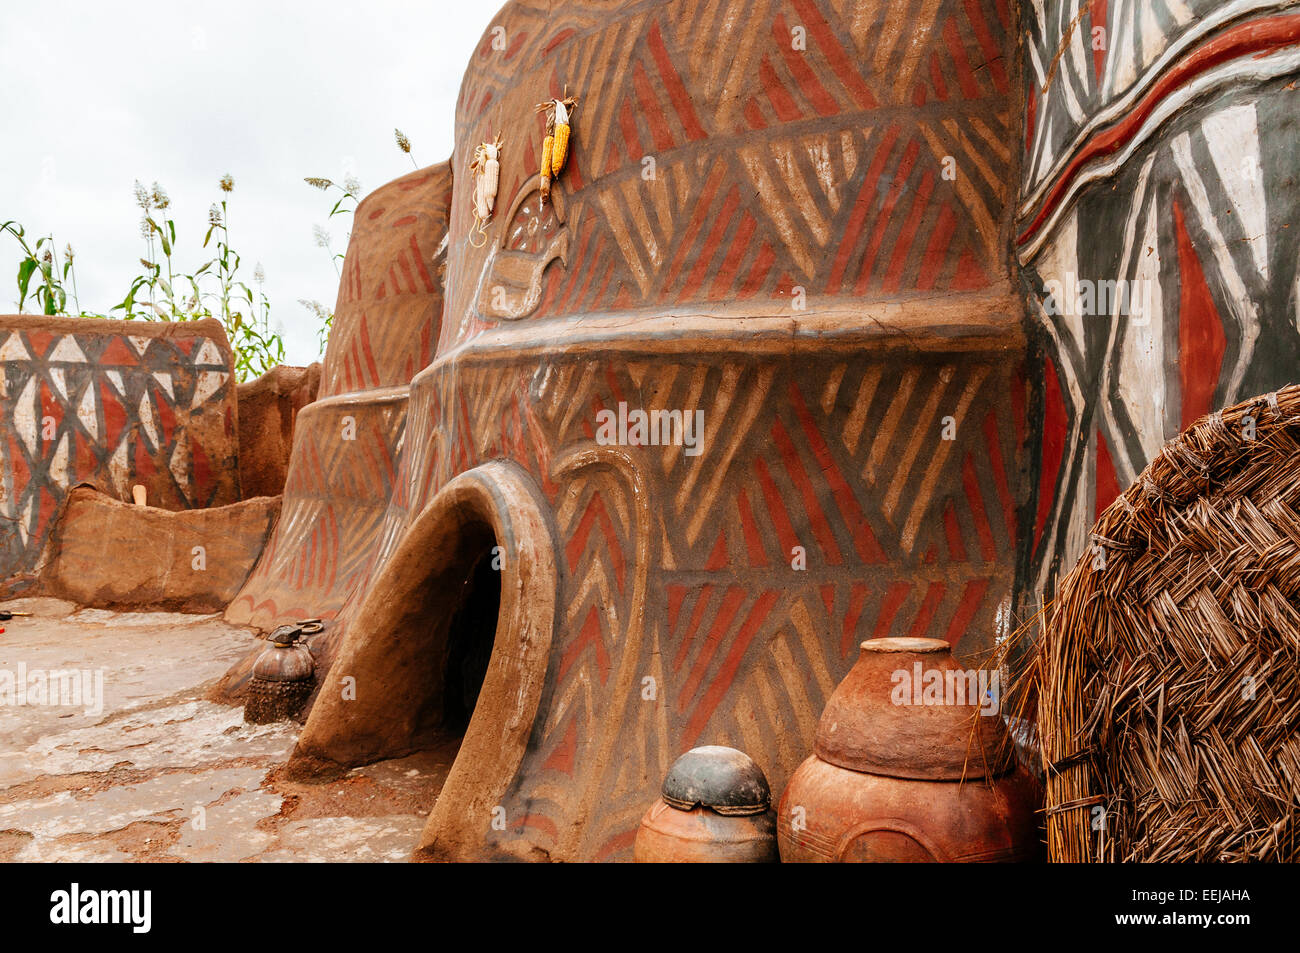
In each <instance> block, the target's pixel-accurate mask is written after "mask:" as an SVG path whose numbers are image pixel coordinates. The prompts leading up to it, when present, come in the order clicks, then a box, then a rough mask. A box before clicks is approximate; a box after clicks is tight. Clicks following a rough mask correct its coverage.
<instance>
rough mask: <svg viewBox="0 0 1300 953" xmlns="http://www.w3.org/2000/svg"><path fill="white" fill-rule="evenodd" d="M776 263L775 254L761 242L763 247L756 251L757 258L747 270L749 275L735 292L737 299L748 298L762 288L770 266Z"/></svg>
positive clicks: (770, 268) (765, 243)
mask: <svg viewBox="0 0 1300 953" xmlns="http://www.w3.org/2000/svg"><path fill="white" fill-rule="evenodd" d="M775 261H776V254H775V253H774V252H773V251H772V248H771V246H769V245H768V244H767V242H763V247H762V248H760V249H759V250H758V257H756V258H755V259H754V264H753V265H752V266H751V267H750V269H749V274H748V275H747V276H746V277H745V283H744V284H743V285H741V286H740V290H739V291H738V292H736V297H737V298H741V299H744V298H750V297H753V296H754V294H756V293H757V292H758V290H759V289H760V288H762V287H763V283H764V282H765V281H767V273H768V272H769V271H771V270H772V264H773V262H775Z"/></svg>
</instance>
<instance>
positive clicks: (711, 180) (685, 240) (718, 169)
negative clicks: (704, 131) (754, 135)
mask: <svg viewBox="0 0 1300 953" xmlns="http://www.w3.org/2000/svg"><path fill="white" fill-rule="evenodd" d="M726 173H727V170H726V169H725V168H724V167H723V164H722V163H719V164H718V165H716V166H715V167H714V169H713V171H712V172H711V173H710V174H709V177H708V178H707V179H706V180H705V182H704V188H703V189H701V190H700V195H699V198H698V199H696V202H695V214H694V215H692V216H691V223H690V225H688V226H687V227H686V231H685V232H683V233H682V238H681V243H680V244H679V245H678V246H677V254H676V255H674V256H673V261H672V264H671V266H670V267H669V269H668V274H667V276H666V279H665V282H664V284H665V285H666V286H668V287H672V285H673V284H674V283H675V282H676V281H677V275H678V272H680V271H681V269H682V265H683V264H684V263H685V261H686V256H687V254H688V253H689V252H690V251H691V249H692V247H693V246H694V245H695V238H696V236H697V235H698V234H699V233H700V229H701V228H703V227H704V223H705V221H707V220H708V218H709V208H710V207H711V206H712V204H713V197H714V196H715V195H716V194H717V192H718V189H719V188H721V187H722V183H723V182H725V181H726V178H727V174H726Z"/></svg>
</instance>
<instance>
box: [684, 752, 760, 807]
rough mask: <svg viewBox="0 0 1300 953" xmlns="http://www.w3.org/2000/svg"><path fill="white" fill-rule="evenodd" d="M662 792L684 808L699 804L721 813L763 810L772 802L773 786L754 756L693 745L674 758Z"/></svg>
mask: <svg viewBox="0 0 1300 953" xmlns="http://www.w3.org/2000/svg"><path fill="white" fill-rule="evenodd" d="M662 794H663V798H664V800H665V801H667V802H668V803H669V804H671V805H672V806H673V807H675V808H678V809H680V810H683V811H689V810H690V809H691V808H693V807H695V806H696V805H697V804H698V805H703V806H704V807H708V808H712V809H713V810H714V811H716V812H717V813H719V814H734V815H742V814H761V813H762V812H764V811H766V810H767V809H768V808H769V807H770V806H771V805H772V790H771V788H769V787H768V785H767V778H766V776H764V774H763V771H762V769H761V768H760V767H759V766H758V765H757V764H755V763H754V759H753V758H751V757H750V756H749V755H747V754H745V753H744V752H743V751H737V750H736V749H735V748H725V747H722V746H721V745H705V746H704V747H702V748H692V749H691V750H690V751H688V752H686V754H684V755H682V756H681V757H680V758H678V759H677V760H676V761H674V762H673V766H672V767H671V768H669V769H668V775H667V776H666V777H665V778H664V786H663V791H662Z"/></svg>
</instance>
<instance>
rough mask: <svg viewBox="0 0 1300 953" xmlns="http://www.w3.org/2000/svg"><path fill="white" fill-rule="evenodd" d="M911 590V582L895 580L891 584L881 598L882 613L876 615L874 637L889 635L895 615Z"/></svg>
mask: <svg viewBox="0 0 1300 953" xmlns="http://www.w3.org/2000/svg"><path fill="white" fill-rule="evenodd" d="M911 591H912V584H911V583H910V582H895V583H893V584H892V585H890V587H889V590H888V591H887V592H886V593H885V597H884V598H883V599H881V600H880V614H879V615H877V616H876V628H875V631H874V632H872V633H871V637H872V638H873V639H883V638H885V637H887V636H888V635H889V630H890V628H891V627H892V626H893V624H894V616H895V615H897V614H898V610H899V608H900V607H901V606H902V605H903V601H904V600H905V599H907V596H908V594H909V593H910V592H911Z"/></svg>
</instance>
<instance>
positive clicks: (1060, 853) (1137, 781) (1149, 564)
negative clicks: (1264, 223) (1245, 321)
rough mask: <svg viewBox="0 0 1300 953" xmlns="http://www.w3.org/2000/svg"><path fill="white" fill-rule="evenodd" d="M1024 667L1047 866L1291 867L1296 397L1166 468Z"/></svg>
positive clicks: (1299, 567)
mask: <svg viewBox="0 0 1300 953" xmlns="http://www.w3.org/2000/svg"><path fill="white" fill-rule="evenodd" d="M1034 667H1035V669H1036V677H1037V680H1038V685H1037V688H1038V694H1039V698H1038V731H1039V738H1040V741H1041V744H1042V755H1043V762H1044V768H1045V770H1046V773H1047V846H1048V854H1049V856H1050V858H1051V859H1052V860H1054V861H1063V862H1079V861H1227V860H1233V861H1238V860H1269V861H1294V860H1297V859H1300V831H1298V830H1297V822H1298V821H1300V386H1296V385H1291V386H1288V387H1286V388H1284V389H1282V390H1280V391H1278V392H1276V393H1275V394H1269V395H1267V396H1266V397H1261V398H1256V399H1254V400H1250V401H1247V402H1245V403H1241V404H1238V405H1236V406H1234V407H1231V408H1228V409H1226V410H1223V411H1219V412H1217V413H1214V414H1211V415H1210V416H1208V417H1204V418H1202V419H1201V420H1199V421H1197V422H1196V423H1195V424H1194V425H1192V427H1191V428H1189V429H1188V430H1187V431H1185V432H1184V433H1183V434H1181V435H1180V436H1179V437H1177V438H1176V439H1175V440H1174V441H1173V442H1171V443H1170V444H1168V445H1167V446H1166V447H1165V448H1164V449H1163V450H1162V451H1161V452H1160V454H1159V455H1158V456H1157V457H1156V458H1155V459H1154V460H1153V461H1152V462H1151V465H1150V466H1148V467H1147V469H1146V470H1145V471H1144V472H1143V474H1142V476H1141V477H1140V478H1139V479H1138V480H1137V482H1136V483H1134V485H1133V486H1131V487H1129V489H1128V490H1127V491H1126V492H1125V493H1124V494H1123V495H1122V496H1121V497H1120V498H1119V499H1118V500H1116V501H1115V503H1114V504H1112V505H1111V506H1110V507H1109V508H1108V509H1107V510H1106V512H1105V513H1103V514H1102V517H1101V519H1100V520H1099V521H1098V522H1097V524H1096V526H1095V527H1094V528H1093V535H1092V540H1091V546H1090V549H1089V551H1088V552H1085V553H1084V555H1083V557H1082V558H1081V559H1080V560H1079V563H1078V564H1077V565H1076V566H1075V567H1074V569H1073V570H1072V571H1071V572H1070V574H1069V575H1068V576H1067V577H1066V578H1065V579H1064V581H1063V582H1062V584H1061V586H1060V588H1059V590H1058V596H1057V599H1056V600H1055V602H1054V603H1053V605H1052V606H1050V607H1049V611H1048V618H1047V624H1046V629H1045V633H1044V638H1043V640H1042V641H1041V642H1040V645H1039V649H1038V656H1037V659H1036V664H1035V666H1034Z"/></svg>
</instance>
